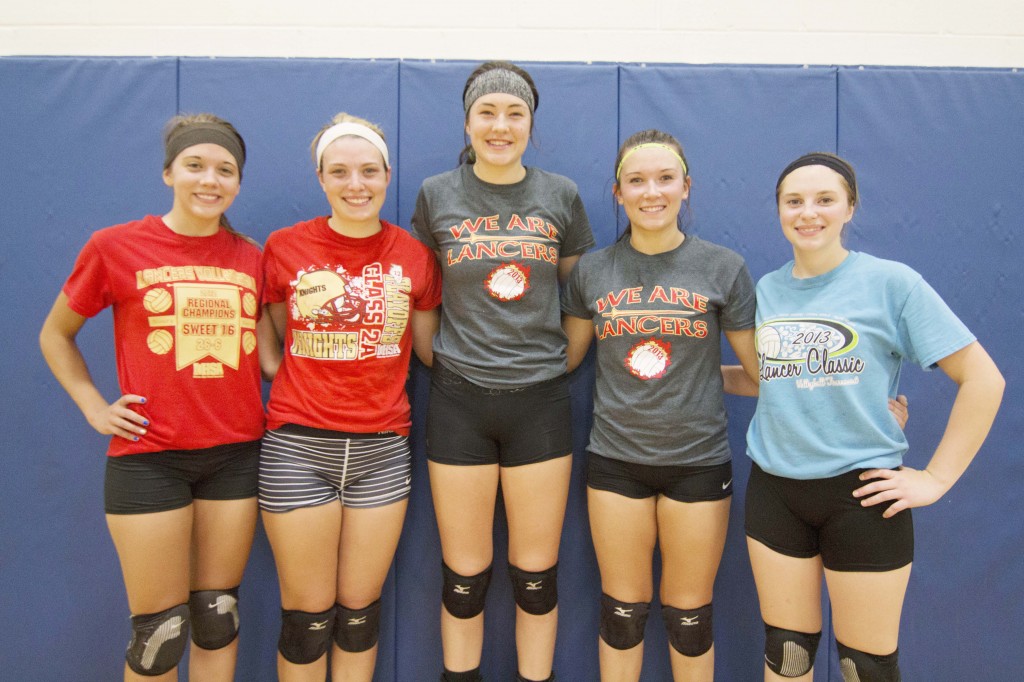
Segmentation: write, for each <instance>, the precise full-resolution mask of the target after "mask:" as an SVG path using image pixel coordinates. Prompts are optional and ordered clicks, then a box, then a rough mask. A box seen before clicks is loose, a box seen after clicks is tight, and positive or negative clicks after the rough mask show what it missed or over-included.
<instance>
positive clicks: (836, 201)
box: [779, 166, 854, 259]
mask: <svg viewBox="0 0 1024 682" xmlns="http://www.w3.org/2000/svg"><path fill="white" fill-rule="evenodd" d="M853 210H854V207H853V205H852V204H851V203H850V190H849V188H848V187H847V186H846V183H845V182H844V180H843V177H842V176H841V175H839V173H837V172H835V171H834V170H832V169H831V168H827V167H826V166H802V167H800V168H797V169H796V170H794V171H793V172H792V173H790V174H789V175H787V176H786V177H785V178H783V180H782V183H781V184H780V185H779V222H780V223H781V225H782V233H783V235H785V237H786V239H787V240H789V243H790V244H792V245H793V253H794V255H796V256H797V257H801V256H804V257H808V256H809V257H814V258H825V259H834V258H840V259H841V258H842V257H843V256H845V254H846V249H845V248H844V247H843V244H842V235H843V226H844V225H846V223H848V222H850V219H851V218H853Z"/></svg>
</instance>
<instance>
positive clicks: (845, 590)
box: [825, 564, 911, 656]
mask: <svg viewBox="0 0 1024 682" xmlns="http://www.w3.org/2000/svg"><path fill="white" fill-rule="evenodd" d="M910 568H911V565H910V564H907V565H906V566H904V567H902V568H898V569H896V570H894V571H883V572H880V573H874V572H847V571H830V570H826V571H825V581H826V583H827V584H828V595H829V598H830V599H831V600H832V621H833V625H834V626H835V629H836V639H837V640H839V641H840V642H842V643H843V644H845V645H846V646H848V647H851V648H853V649H857V650H858V651H864V652H867V653H869V654H875V655H878V656H887V655H889V654H891V653H892V652H894V651H896V649H897V647H898V646H899V630H900V615H901V614H902V612H903V598H904V596H905V595H906V593H907V582H908V581H909V580H910Z"/></svg>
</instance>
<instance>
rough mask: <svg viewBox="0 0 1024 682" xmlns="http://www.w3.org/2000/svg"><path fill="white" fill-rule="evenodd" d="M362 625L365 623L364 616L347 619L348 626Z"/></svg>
mask: <svg viewBox="0 0 1024 682" xmlns="http://www.w3.org/2000/svg"><path fill="white" fill-rule="evenodd" d="M364 623H366V616H360V617H359V618H349V619H348V624H349V625H363V624H364Z"/></svg>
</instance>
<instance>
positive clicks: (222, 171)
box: [163, 142, 241, 232]
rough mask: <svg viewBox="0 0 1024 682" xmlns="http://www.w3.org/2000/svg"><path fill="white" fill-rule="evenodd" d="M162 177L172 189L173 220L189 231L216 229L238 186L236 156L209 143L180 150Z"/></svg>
mask: <svg viewBox="0 0 1024 682" xmlns="http://www.w3.org/2000/svg"><path fill="white" fill-rule="evenodd" d="M163 178H164V184H166V185H167V186H168V187H171V188H173V189H174V206H173V208H172V209H171V213H170V214H169V215H170V216H173V220H172V222H175V223H179V226H180V227H181V228H183V229H187V231H189V232H196V231H199V232H208V231H209V229H213V230H216V226H217V225H218V223H219V222H220V217H221V215H222V214H223V213H224V212H225V211H227V210H228V207H229V206H231V203H232V202H233V201H234V200H235V197H237V196H238V191H239V189H240V188H241V175H240V174H239V170H238V164H237V163H236V161H235V157H234V156H232V155H231V153H230V152H229V151H228V150H227V149H225V148H224V147H221V146H220V145H218V144H213V143H211V142H204V143H202V144H196V145H192V146H191V147H186V148H185V149H183V150H181V153H180V154H178V156H176V157H175V158H174V161H172V162H171V165H170V166H168V167H167V168H166V169H165V170H164V172H163ZM211 226H212V227H211ZM208 228H209V229H208Z"/></svg>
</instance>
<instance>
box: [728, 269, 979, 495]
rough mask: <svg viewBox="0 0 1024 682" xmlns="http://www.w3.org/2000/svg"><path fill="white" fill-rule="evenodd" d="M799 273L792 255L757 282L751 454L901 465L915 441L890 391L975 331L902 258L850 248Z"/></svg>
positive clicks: (805, 472)
mask: <svg viewBox="0 0 1024 682" xmlns="http://www.w3.org/2000/svg"><path fill="white" fill-rule="evenodd" d="M792 271H793V262H792V261H790V262H789V263H787V264H786V265H785V266H783V267H782V268H781V269H779V270H776V271H775V272H772V273H769V274H768V275H765V276H764V277H763V278H762V279H761V281H760V282H758V284H757V351H758V361H759V362H758V364H759V368H760V396H759V397H758V401H757V409H756V411H755V413H754V418H753V420H752V421H751V422H750V429H749V430H748V432H747V454H748V455H750V458H751V459H753V460H754V461H755V462H757V464H758V466H760V467H761V468H762V469H764V470H765V471H767V472H768V473H771V474H774V475H776V476H785V477H787V478H796V479H811V478H827V477H830V476H838V475H839V474H842V473H845V472H848V471H852V470H854V469H860V468H875V467H885V468H894V467H897V466H899V465H900V464H901V463H902V460H903V454H904V453H905V452H906V451H907V447H908V446H907V441H906V438H905V437H904V434H903V431H902V430H901V429H900V427H899V424H897V423H896V419H895V418H894V417H893V416H892V414H891V413H890V412H889V410H888V406H887V398H889V397H892V396H895V395H896V392H897V391H896V389H897V386H898V384H899V377H900V365H901V363H902V362H903V360H904V359H907V360H909V361H911V362H916V363H917V364H919V365H921V366H922V367H925V368H928V369H931V368H933V367H934V366H935V364H936V363H937V362H938V361H939V360H941V359H943V358H945V357H947V356H949V355H951V354H953V353H955V352H956V351H958V350H960V349H962V348H964V347H965V346H967V345H969V344H970V343H972V342H973V341H974V340H975V338H974V336H973V335H972V334H971V332H970V330H968V329H967V327H966V326H964V324H963V322H961V321H960V320H959V319H958V318H957V316H956V315H955V314H953V312H952V311H951V310H950V309H949V307H948V306H947V305H946V304H945V302H943V300H942V299H941V298H940V297H939V295H938V294H937V293H935V290H934V289H932V288H931V287H930V286H928V283H927V282H925V281H924V279H923V278H922V277H921V275H919V274H918V273H917V272H915V271H914V270H912V269H911V268H909V267H907V266H906V265H903V264H902V263H896V262H893V261H888V260H882V259H880V258H875V257H874V256H870V255H868V254H865V253H857V252H851V253H850V254H849V255H848V256H847V257H846V260H844V261H843V262H842V264H840V265H839V267H837V268H835V269H834V270H832V271H830V272H827V273H825V274H824V275H820V276H818V277H811V278H808V279H797V278H795V277H793V275H792Z"/></svg>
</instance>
